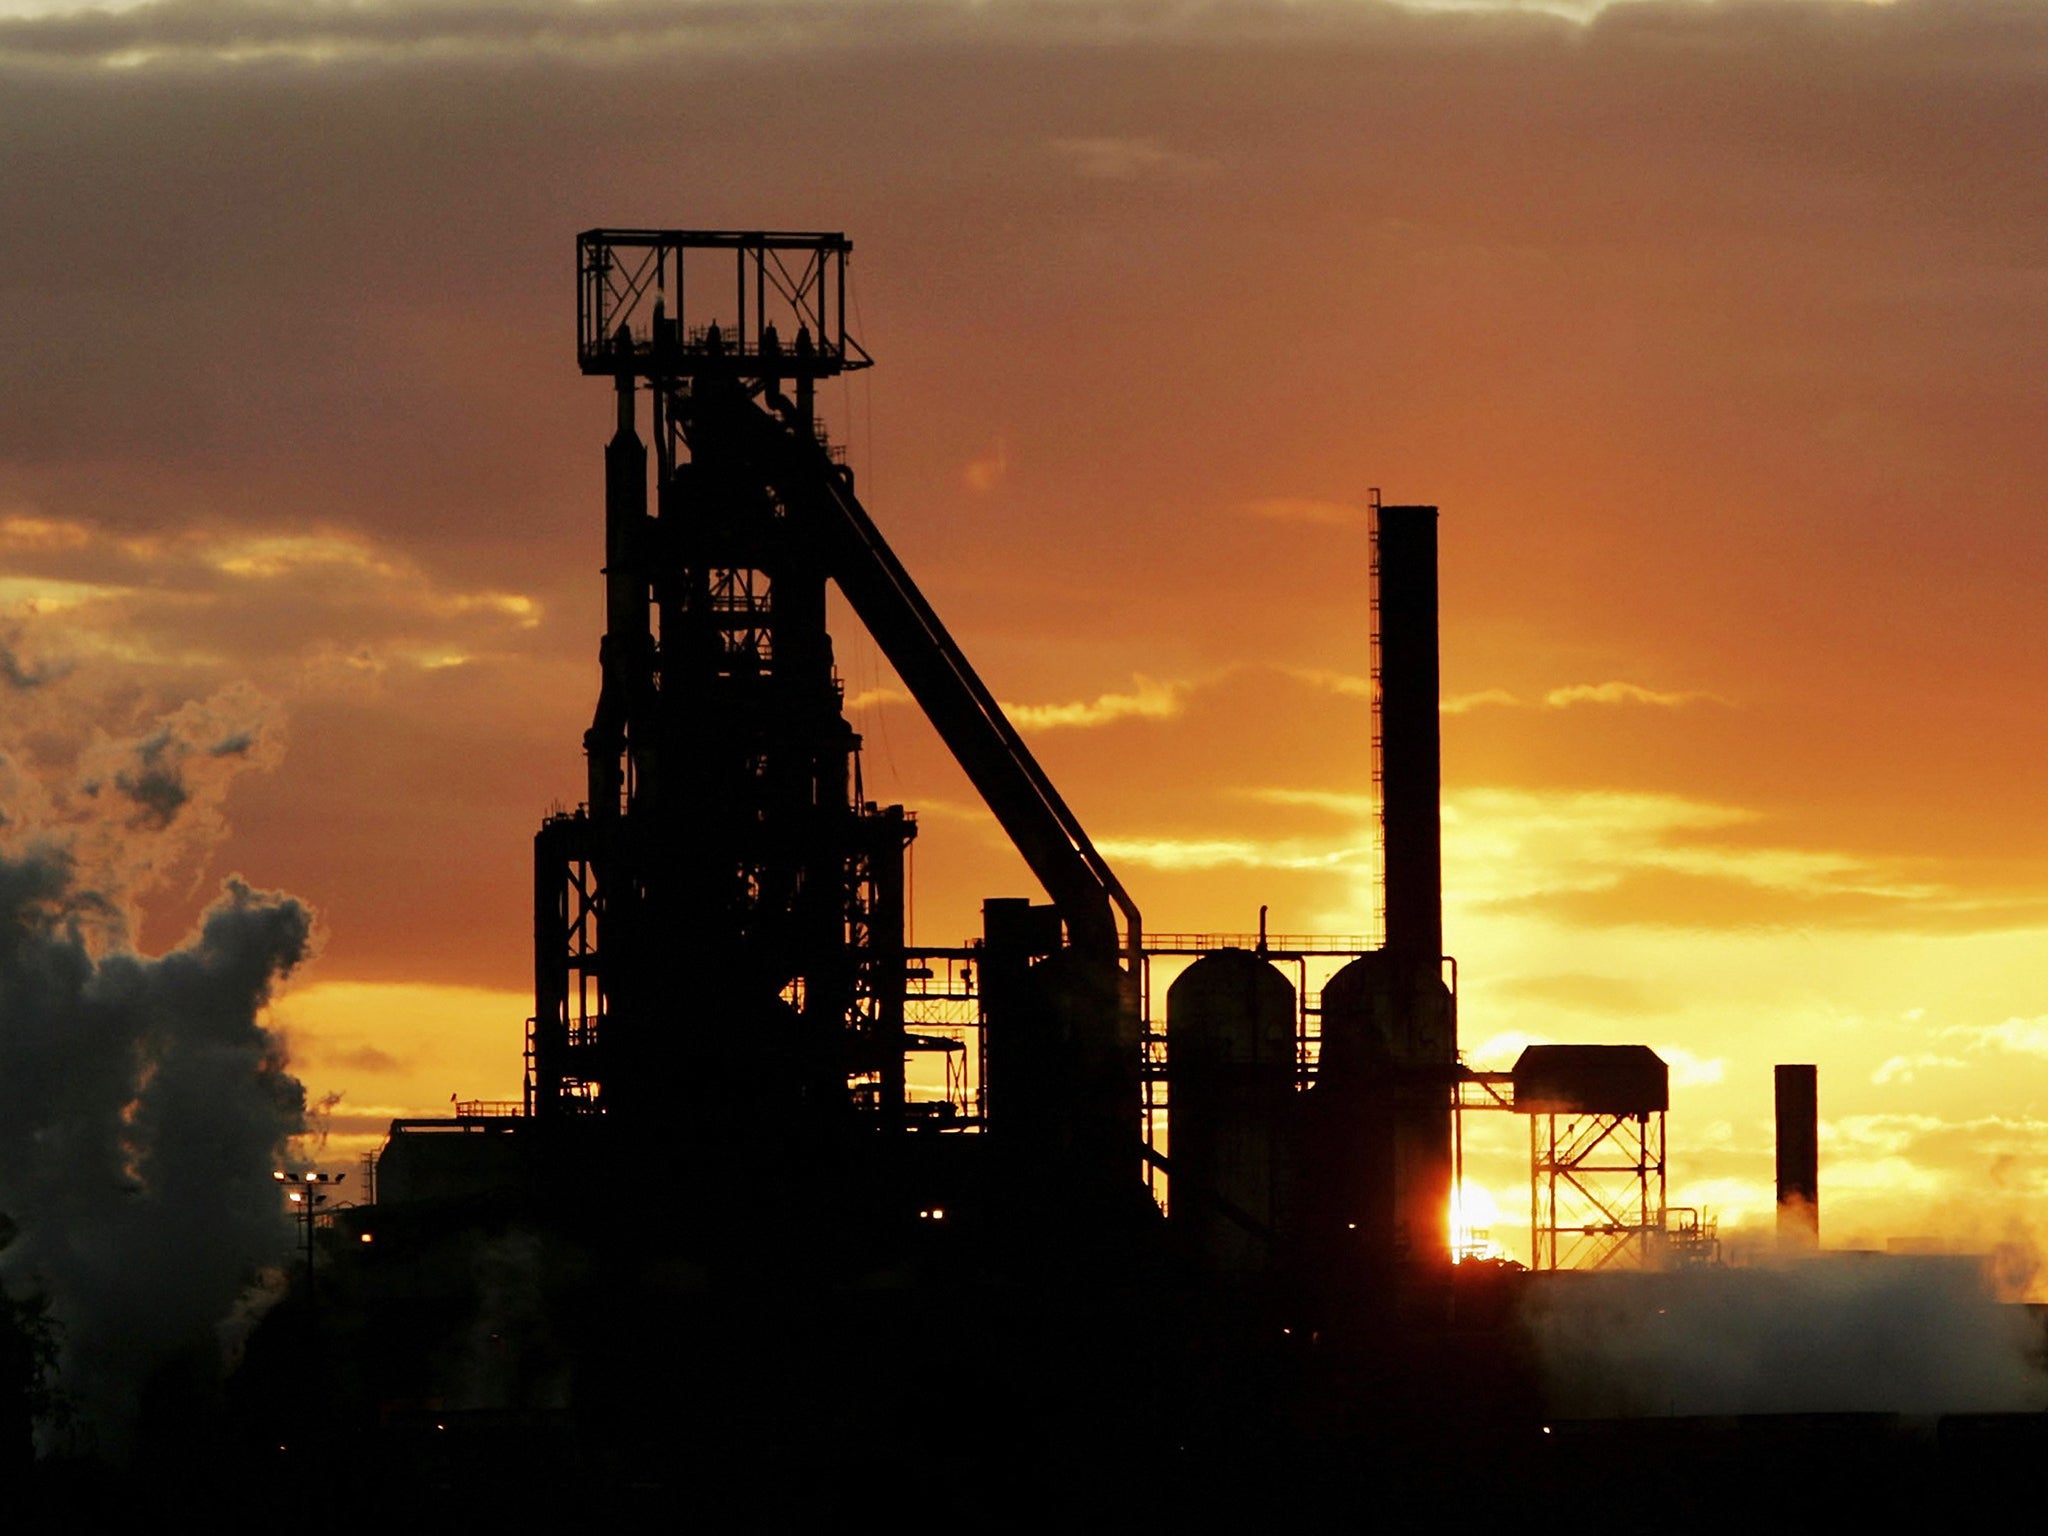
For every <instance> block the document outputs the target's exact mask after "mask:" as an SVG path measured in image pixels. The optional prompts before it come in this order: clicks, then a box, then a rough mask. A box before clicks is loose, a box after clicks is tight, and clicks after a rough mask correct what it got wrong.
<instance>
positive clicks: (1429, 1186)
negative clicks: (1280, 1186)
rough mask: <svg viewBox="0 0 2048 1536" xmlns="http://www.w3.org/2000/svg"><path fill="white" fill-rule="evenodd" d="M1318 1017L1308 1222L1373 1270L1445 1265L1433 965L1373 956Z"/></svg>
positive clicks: (1445, 1091)
mask: <svg viewBox="0 0 2048 1536" xmlns="http://www.w3.org/2000/svg"><path fill="white" fill-rule="evenodd" d="M1321 1017H1322V1050H1321V1054H1320V1056H1319V1058H1318V1064H1317V1068H1316V1086H1315V1091H1314V1093H1313V1094H1311V1095H1310V1098H1311V1101H1312V1103H1311V1116H1310V1120H1311V1139H1312V1144H1313V1148H1314V1150H1313V1153H1312V1158H1313V1167H1312V1168H1311V1169H1306V1170H1304V1174H1303V1177H1304V1180H1305V1181H1308V1182H1310V1183H1311V1184H1312V1186H1313V1187H1312V1189H1311V1190H1309V1191H1306V1192H1305V1193H1306V1195H1307V1219H1308V1221H1309V1222H1310V1224H1311V1226H1313V1227H1316V1228H1319V1229H1321V1233H1320V1236H1321V1237H1323V1238H1325V1239H1332V1240H1336V1241H1339V1242H1341V1243H1342V1244H1343V1245H1344V1246H1347V1247H1353V1248H1355V1249H1357V1250H1359V1251H1361V1252H1363V1253H1364V1254H1365V1255H1367V1256H1368V1257H1370V1258H1373V1259H1377V1260H1405V1261H1411V1262H1420V1263H1441V1262H1446V1261H1447V1260H1448V1258H1449V1254H1450V1203H1451V1175H1452V1169H1451V1111H1450V1102H1451V1100H1450V1095H1451V1073H1452V1071H1453V1069H1454V1066H1455V1063H1456V1060H1457V1048H1456V1042H1455V1040H1454V1039H1453V1034H1452V1022H1451V996H1450V990H1449V989H1448V988H1447V987H1445V985H1444V984H1443V981H1442V979H1441V977H1440V976H1439V975H1438V974H1437V971H1436V967H1435V966H1430V967H1427V968H1425V967H1423V966H1420V965H1418V964H1415V963H1414V962H1412V961H1410V960H1408V959H1407V958H1406V957H1404V956H1399V955H1395V954H1393V953H1390V952H1389V951H1387V950H1374V951H1373V952H1371V953H1370V954H1365V955H1361V956H1359V957H1358V959H1356V960H1354V961H1352V962H1351V963H1350V964H1349V965H1347V966H1345V967H1344V968H1343V969H1342V970H1341V971H1339V972H1338V973H1337V974H1336V975H1335V976H1332V977H1331V978H1330V980H1329V982H1328V983H1327V984H1326V985H1325V986H1324V988H1323V992H1322V1014H1321ZM1339 1234H1341V1236H1339Z"/></svg>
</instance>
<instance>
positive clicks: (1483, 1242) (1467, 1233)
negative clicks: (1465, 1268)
mask: <svg viewBox="0 0 2048 1536" xmlns="http://www.w3.org/2000/svg"><path fill="white" fill-rule="evenodd" d="M1499 1220H1500V1204H1499V1202H1498V1201H1496V1200H1495V1199H1494V1198H1493V1193H1492V1191H1490V1190H1489V1189H1487V1188H1486V1186H1485V1185H1483V1184H1475V1183H1473V1182H1472V1181H1471V1180H1470V1179H1463V1180H1460V1181H1459V1183H1458V1186H1457V1188H1456V1189H1455V1190H1454V1191H1453V1192H1452V1194H1451V1244H1452V1249H1453V1251H1454V1254H1455V1256H1456V1257H1458V1258H1461V1259H1504V1258H1506V1257H1507V1256H1508V1253H1507V1250H1506V1249H1505V1248H1502V1247H1501V1246H1500V1245H1499V1244H1497V1243H1496V1242H1494V1241H1493V1228H1494V1224H1495V1223H1496V1222H1498V1221H1499Z"/></svg>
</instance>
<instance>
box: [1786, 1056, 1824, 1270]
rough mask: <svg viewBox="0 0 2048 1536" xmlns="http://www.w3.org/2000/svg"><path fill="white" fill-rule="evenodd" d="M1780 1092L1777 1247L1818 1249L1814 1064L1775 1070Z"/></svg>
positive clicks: (1817, 1124)
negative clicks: (1812, 1065)
mask: <svg viewBox="0 0 2048 1536" xmlns="http://www.w3.org/2000/svg"><path fill="white" fill-rule="evenodd" d="M1775 1073H1776V1077H1777V1089H1778V1246H1779V1247H1780V1248H1791V1249H1807V1250H1810V1249H1814V1248H1818V1247H1819V1246H1820V1086H1819V1072H1818V1070H1817V1069H1815V1068H1813V1067H1810V1066H1780V1067H1778V1068H1776V1069H1775Z"/></svg>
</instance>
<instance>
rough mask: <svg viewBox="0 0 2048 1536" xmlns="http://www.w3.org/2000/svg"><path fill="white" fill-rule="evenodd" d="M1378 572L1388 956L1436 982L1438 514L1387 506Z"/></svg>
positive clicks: (1439, 914)
mask: <svg viewBox="0 0 2048 1536" xmlns="http://www.w3.org/2000/svg"><path fill="white" fill-rule="evenodd" d="M1379 565H1380V725H1381V741H1382V743H1383V748H1382V759H1381V770H1382V780H1381V802H1380V803H1381V816H1382V818H1383V821H1382V824H1383V826H1384V828H1385V834H1386V854H1387V863H1386V874H1387V951H1388V953H1389V954H1390V955H1392V956H1393V957H1395V958H1396V960H1397V961H1405V962H1412V963H1415V964H1417V965H1426V966H1428V967H1429V970H1430V973H1431V974H1432V975H1433V974H1435V971H1436V967H1437V962H1438V960H1439V958H1440V957H1441V956H1442V954H1443V950H1444V911H1443V825H1442V790H1443V786H1442V756H1443V753H1442V738H1441V729H1440V725H1439V721H1438V718H1437V643H1436V626H1437V613H1436V606H1437V604H1436V508H1435V507H1381V508H1380V512H1379Z"/></svg>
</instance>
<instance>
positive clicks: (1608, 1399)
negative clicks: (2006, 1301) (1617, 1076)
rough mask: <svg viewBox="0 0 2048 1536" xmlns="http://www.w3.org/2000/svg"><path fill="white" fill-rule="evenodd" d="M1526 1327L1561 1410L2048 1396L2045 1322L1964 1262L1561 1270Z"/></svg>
mask: <svg viewBox="0 0 2048 1536" xmlns="http://www.w3.org/2000/svg"><path fill="white" fill-rule="evenodd" d="M1524 1322H1525V1324H1526V1325H1527V1327H1528V1329H1529V1332H1530V1336H1531V1338H1532V1340H1533V1342H1534V1343H1535V1346H1536V1353H1537V1358H1538V1361H1539V1362H1540V1364H1541V1366H1542V1368H1543V1373H1544V1380H1545V1388H1546V1396H1547V1397H1548V1399H1549V1402H1550V1405H1551V1410H1552V1412H1553V1413H1555V1414H1556V1415H1557V1416H1558V1417H1561V1418H1619V1417H1634V1416H1640V1415H1667V1414H1669V1415H1678V1416H1690V1415H1723V1414H1750V1413H1898V1414H1914V1415H1938V1414H1945V1413H2005V1412H2026V1411H2033V1410H2038V1409H2040V1408H2042V1407H2043V1406H2044V1404H2048V1377H2044V1375H2043V1374H2042V1370H2041V1362H2040V1353H2039V1352H2040V1347H2041V1340H2040V1336H2039V1327H2038V1325H2037V1324H2035V1323H2033V1322H2032V1321H2030V1320H2029V1318H2028V1316H2027V1314H2026V1313H2025V1312H2024V1311H2023V1310H2022V1309H2021V1308H2019V1307H2014V1306H2006V1305H2001V1304H2000V1303H1999V1302H1998V1301H1996V1300H1995V1299H1994V1298H1993V1297H1992V1295H1991V1293H1990V1290H1989V1288H1988V1286H1987V1283H1986V1277H1985V1275H1984V1273H1983V1270H1982V1268H1981V1267H1980V1266H1979V1265H1977V1264H1975V1263H1973V1262H1971V1261H1969V1260H1962V1259H1950V1258H1908V1257H1888V1256H1884V1255H1856V1254H1841V1255H1828V1256H1823V1257H1820V1258H1816V1259H1811V1260H1807V1261H1804V1262H1797V1263H1789V1264H1783V1265H1772V1266H1769V1267H1758V1268H1748V1269H1699V1270H1680V1271H1676V1272H1673V1273H1669V1274H1642V1275H1622V1274H1616V1275H1562V1276H1558V1277H1556V1278H1555V1279H1554V1280H1549V1281H1545V1282H1543V1283H1541V1284H1540V1285H1539V1286H1538V1287H1537V1288H1536V1289H1535V1290H1534V1292H1533V1293H1532V1295H1531V1298H1530V1301H1529V1303H1528V1305H1527V1307H1526V1308H1525V1311H1524Z"/></svg>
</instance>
